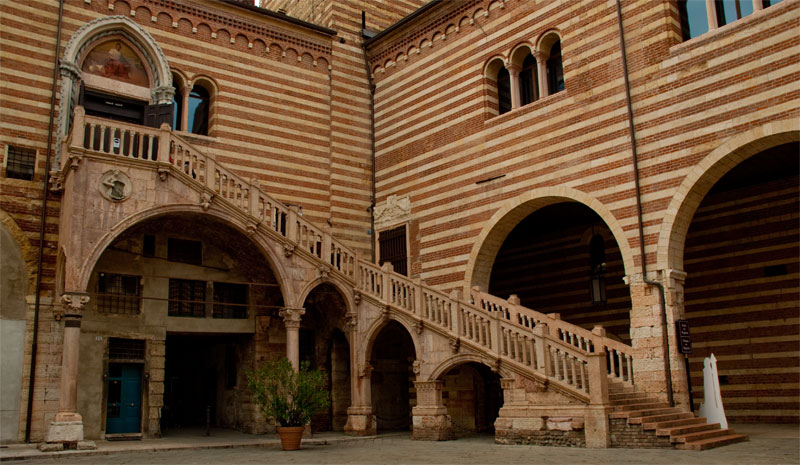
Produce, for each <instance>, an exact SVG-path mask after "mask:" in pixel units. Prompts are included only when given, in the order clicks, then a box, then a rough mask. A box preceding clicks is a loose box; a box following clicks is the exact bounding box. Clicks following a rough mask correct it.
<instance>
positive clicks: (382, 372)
mask: <svg viewBox="0 0 800 465" xmlns="http://www.w3.org/2000/svg"><path fill="white" fill-rule="evenodd" d="M415 359H416V355H415V351H414V342H413V341H412V340H411V336H410V335H409V334H408V331H406V329H405V328H404V327H403V326H402V325H401V324H399V323H397V322H394V321H391V322H389V324H387V325H386V326H385V327H384V328H383V329H382V330H381V331H380V333H378V335H377V336H376V338H375V344H374V345H373V347H372V354H371V357H370V364H371V365H372V367H373V372H372V379H371V381H372V411H373V412H374V413H375V417H376V420H377V423H378V424H377V426H378V430H379V431H398V430H403V431H408V430H409V429H410V428H411V401H412V400H413V401H416V391H415V389H414V382H413V380H414V379H415V376H414V372H413V369H412V367H413V363H414V360H415Z"/></svg>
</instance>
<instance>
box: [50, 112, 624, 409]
mask: <svg viewBox="0 0 800 465" xmlns="http://www.w3.org/2000/svg"><path fill="white" fill-rule="evenodd" d="M67 144H68V145H69V147H70V149H71V150H73V151H75V150H77V151H80V150H83V151H85V152H96V153H101V154H105V155H108V156H112V157H115V156H119V157H125V158H132V159H139V160H142V161H145V162H153V163H154V165H155V167H157V168H158V169H159V170H162V169H163V168H164V167H165V166H167V165H168V166H170V171H171V172H174V173H175V174H176V175H178V176H182V177H183V179H184V180H185V181H186V182H194V183H198V184H200V185H201V186H203V187H204V188H205V192H206V194H210V195H211V196H213V197H214V198H217V199H219V200H221V201H224V202H226V203H228V204H230V205H232V206H233V207H235V208H236V209H239V210H240V211H243V212H245V213H247V214H248V215H249V216H250V217H251V218H254V219H255V220H256V221H257V222H258V223H259V224H262V225H264V226H265V227H266V228H267V230H269V231H270V233H271V234H276V235H278V236H280V237H283V238H285V239H286V240H287V241H288V244H287V246H289V249H287V250H290V249H291V248H292V247H295V246H296V247H297V248H299V249H300V250H304V251H306V252H307V253H309V254H311V255H312V256H313V257H316V258H317V259H319V260H321V261H322V262H323V263H325V264H327V265H330V267H331V269H332V270H336V271H338V272H339V273H341V274H342V275H344V276H345V277H346V278H348V279H349V280H351V281H353V282H354V286H355V288H356V289H357V290H358V291H359V292H360V293H361V294H362V295H364V296H369V297H371V298H372V299H374V300H375V301H377V302H380V303H381V304H382V305H386V306H387V307H391V308H392V309H393V310H395V311H398V312H402V313H404V314H406V315H410V316H412V317H413V318H415V319H417V321H418V322H419V323H418V324H419V325H420V328H422V327H425V326H430V327H432V328H434V329H435V330H436V331H438V332H441V333H443V334H445V335H446V336H447V337H449V338H451V339H456V340H461V341H465V342H466V343H468V344H470V345H471V346H473V347H475V348H476V349H478V350H481V351H484V352H486V353H488V354H491V355H492V356H495V357H497V358H499V359H502V360H505V361H507V362H509V363H512V364H513V365H514V366H516V367H517V369H521V370H523V371H525V370H530V371H531V372H535V373H538V374H539V375H540V376H543V377H546V378H547V379H548V380H549V381H550V382H552V383H555V384H557V385H559V386H561V388H562V389H563V390H566V391H570V392H573V393H575V394H576V395H578V396H580V397H581V398H584V399H585V400H587V401H588V399H589V395H588V394H589V393H590V392H591V386H590V384H591V383H590V382H589V380H590V379H601V378H603V377H602V376H600V375H599V373H598V374H596V377H594V378H593V377H592V376H591V373H589V372H590V371H591V370H593V368H592V366H594V364H589V365H587V362H588V360H589V357H591V356H592V354H593V353H595V352H599V351H598V349H600V350H603V351H605V352H606V353H607V354H608V355H607V363H606V365H607V367H608V375H609V376H610V377H612V378H615V379H617V380H619V381H623V382H626V383H628V384H632V382H633V371H632V360H633V358H632V352H633V350H632V348H631V347H629V346H626V345H625V344H622V343H620V342H618V341H614V340H611V339H609V338H607V337H605V336H604V334H596V333H594V332H592V331H588V330H585V329H583V328H580V327H578V326H575V325H572V324H569V323H567V322H564V321H562V320H561V319H560V318H559V317H558V315H557V314H549V315H545V314H543V313H540V312H536V311H534V310H531V309H528V308H526V307H523V306H521V305H517V304H514V303H511V302H509V301H507V300H503V299H500V298H498V297H495V296H492V295H489V294H486V293H482V292H480V291H478V290H477V289H476V290H473V291H472V292H471V295H470V296H469V298H468V301H465V300H463V299H462V298H460V297H459V296H458V295H457V294H454V295H447V294H445V293H443V292H441V291H438V290H435V289H433V288H430V287H428V286H425V285H422V284H421V283H420V281H419V280H411V279H409V278H407V277H405V276H402V275H400V274H397V273H394V272H393V271H392V268H391V265H390V264H387V265H384V266H383V267H379V266H378V265H375V264H373V263H370V262H368V261H365V260H361V259H358V258H357V256H356V254H355V253H354V252H352V251H351V250H349V249H348V248H347V247H345V246H344V245H343V244H342V243H341V242H339V241H337V240H336V239H334V238H333V237H332V236H331V235H330V234H329V233H328V232H327V231H323V230H322V229H320V228H318V227H316V226H315V225H313V224H312V223H310V222H309V221H307V220H305V219H304V218H303V217H302V215H301V214H300V212H299V211H298V210H296V209H294V208H290V207H288V206H286V205H284V204H283V203H282V202H279V201H277V200H275V199H274V198H272V197H271V196H270V195H268V194H266V193H265V192H264V191H262V190H261V188H260V187H259V185H258V182H257V181H255V180H251V181H249V182H248V181H244V180H243V179H242V178H241V177H240V176H239V175H237V174H236V173H234V172H233V171H231V170H229V169H227V168H225V167H224V166H221V165H220V164H219V163H217V162H216V160H215V159H214V158H213V157H211V156H208V155H205V154H203V153H201V152H200V151H198V150H197V149H195V148H193V147H192V146H191V144H189V143H187V142H186V141H185V140H183V139H182V138H181V137H180V136H179V135H177V134H174V133H172V131H171V130H170V129H169V127H168V126H167V125H162V127H161V128H160V129H152V128H145V127H141V126H136V125H131V124H126V123H121V122H117V121H110V120H105V119H102V118H95V117H90V116H85V115H84V112H83V109H82V108H81V107H78V108H76V110H75V117H74V124H73V130H72V134H71V136H70V139H69V140H68V141H67ZM62 169H63V167H62ZM210 199H211V197H209V198H208V201H210ZM600 330H601V331H602V328H600ZM598 366H599V365H598Z"/></svg>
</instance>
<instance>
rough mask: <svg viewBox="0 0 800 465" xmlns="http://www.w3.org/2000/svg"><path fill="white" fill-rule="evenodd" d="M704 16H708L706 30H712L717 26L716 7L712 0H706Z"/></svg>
mask: <svg viewBox="0 0 800 465" xmlns="http://www.w3.org/2000/svg"><path fill="white" fill-rule="evenodd" d="M706 16H707V17H708V30H709V31H713V30H714V29H716V28H718V27H719V24H718V23H717V7H716V5H714V0H706Z"/></svg>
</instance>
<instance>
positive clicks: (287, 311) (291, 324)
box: [278, 307, 306, 329]
mask: <svg viewBox="0 0 800 465" xmlns="http://www.w3.org/2000/svg"><path fill="white" fill-rule="evenodd" d="M305 313H306V309H305V308H289V307H286V308H283V309H281V311H280V312H279V313H278V314H279V315H280V316H281V318H283V324H284V326H286V329H289V328H292V329H297V328H300V317H302V316H303V315H305Z"/></svg>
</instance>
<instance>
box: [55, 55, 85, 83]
mask: <svg viewBox="0 0 800 465" xmlns="http://www.w3.org/2000/svg"><path fill="white" fill-rule="evenodd" d="M58 69H59V71H60V74H61V77H63V78H69V79H72V80H73V81H77V80H78V79H80V77H81V69H80V68H79V67H78V64H77V63H74V62H72V61H68V60H61V63H60V64H59V65H58Z"/></svg>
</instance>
